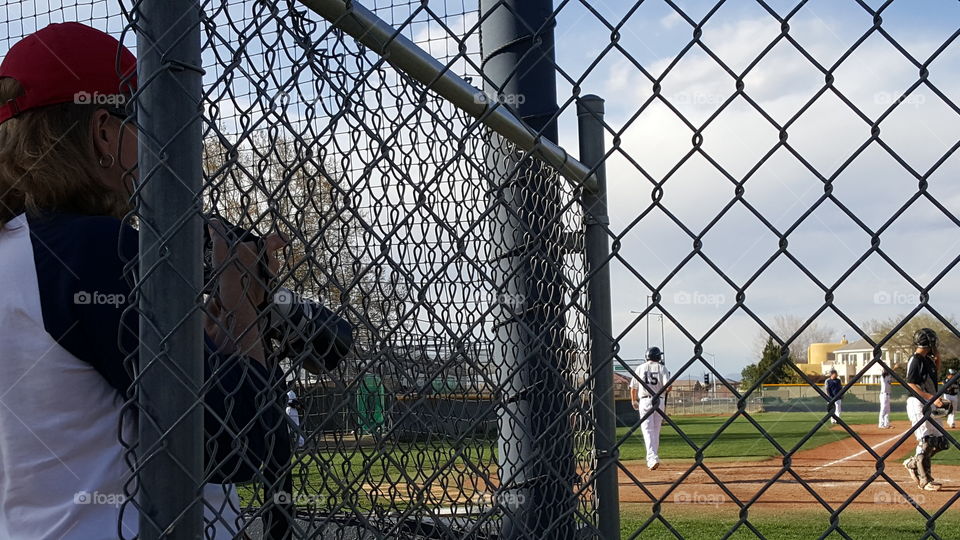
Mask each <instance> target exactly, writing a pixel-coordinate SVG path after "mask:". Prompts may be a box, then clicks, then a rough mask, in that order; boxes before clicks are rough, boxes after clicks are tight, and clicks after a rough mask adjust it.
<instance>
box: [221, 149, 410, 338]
mask: <svg viewBox="0 0 960 540" xmlns="http://www.w3.org/2000/svg"><path fill="white" fill-rule="evenodd" d="M203 168H204V175H205V179H206V193H205V197H204V210H205V211H208V212H209V211H213V212H215V213H216V214H217V215H219V216H221V217H223V218H224V219H226V220H228V221H230V222H231V223H234V224H237V225H240V226H242V227H244V228H247V229H250V230H255V231H257V232H259V233H261V234H264V233H268V232H271V231H279V232H282V233H284V234H286V235H287V237H288V238H289V239H290V243H289V245H288V248H287V250H286V257H285V264H284V266H283V268H282V269H281V275H280V278H281V280H282V285H283V286H285V287H288V288H289V289H291V290H293V291H294V292H296V293H297V294H300V295H303V296H304V297H307V298H311V299H314V300H319V301H320V302H322V303H323V304H325V305H327V306H329V307H331V308H332V309H334V310H338V309H339V308H340V307H341V306H346V309H345V310H344V311H343V314H344V316H346V318H347V319H349V320H350V321H351V323H353V325H354V339H355V344H356V349H357V351H358V352H359V353H360V354H361V355H365V354H367V353H369V352H371V351H378V350H382V349H383V348H384V347H385V342H386V341H388V340H389V338H390V336H393V335H395V334H396V333H397V328H396V326H397V325H398V324H399V322H398V321H399V320H400V319H401V314H402V313H403V312H404V311H405V309H406V308H405V305H406V300H405V298H406V296H407V295H408V293H407V291H406V289H405V287H404V286H403V284H402V283H401V282H399V280H398V279H396V277H395V276H394V275H393V273H392V272H391V271H390V268H389V266H388V264H387V263H386V261H383V260H382V257H378V254H377V253H373V252H372V251H371V249H370V246H372V245H375V242H374V241H373V239H371V238H370V237H369V231H366V230H365V229H364V227H363V226H362V225H363V221H364V218H365V214H364V211H363V210H362V209H360V208H357V204H356V201H355V200H354V199H353V196H352V194H350V193H345V192H344V190H342V189H338V188H337V185H336V182H337V179H338V178H340V177H341V176H342V174H341V173H340V172H339V171H338V168H337V163H336V160H335V159H333V158H327V159H326V160H320V159H319V158H318V157H317V156H315V155H313V154H312V153H311V151H310V150H309V149H308V147H307V145H305V144H303V143H298V142H296V141H293V140H288V139H285V138H283V137H271V136H270V135H269V134H267V133H265V132H256V133H254V134H252V135H251V136H250V137H249V139H246V140H244V141H242V142H238V143H232V142H230V141H228V140H226V139H225V138H223V137H208V138H207V139H206V140H205V141H204V148H203Z"/></svg>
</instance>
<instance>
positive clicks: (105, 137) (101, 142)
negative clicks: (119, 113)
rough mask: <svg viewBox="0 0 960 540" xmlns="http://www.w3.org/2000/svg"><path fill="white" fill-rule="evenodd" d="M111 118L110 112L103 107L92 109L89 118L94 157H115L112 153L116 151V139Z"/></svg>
mask: <svg viewBox="0 0 960 540" xmlns="http://www.w3.org/2000/svg"><path fill="white" fill-rule="evenodd" d="M111 120H112V119H111V117H110V113H108V112H107V111H106V110H105V109H97V110H95V111H93V114H92V117H91V118H90V136H91V138H92V140H93V152H94V156H93V157H94V159H97V160H100V159H101V158H102V159H105V160H108V159H109V158H107V157H105V156H113V160H116V158H117V156H114V155H113V154H114V153H115V152H116V147H117V141H116V140H115V138H116V137H115V133H114V132H115V131H116V130H115V129H112V126H111Z"/></svg>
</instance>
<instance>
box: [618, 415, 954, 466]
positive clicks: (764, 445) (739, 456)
mask: <svg viewBox="0 0 960 540" xmlns="http://www.w3.org/2000/svg"><path fill="white" fill-rule="evenodd" d="M751 417H752V418H754V419H755V420H756V421H757V423H758V424H760V425H761V426H762V427H763V429H764V430H766V431H767V433H768V434H769V435H770V436H771V438H773V439H775V440H776V441H777V443H778V444H780V446H781V447H783V448H784V449H785V450H788V451H789V450H791V449H793V447H794V446H796V444H797V443H799V442H800V440H801V439H802V438H803V437H805V436H806V435H807V433H808V432H809V431H810V430H811V429H813V427H814V426H815V425H816V423H817V422H818V421H819V420H820V419H821V418H823V415H822V414H820V413H795V412H786V413H758V414H753V415H751ZM728 418H729V417H726V416H677V417H672V418H671V420H673V421H674V422H675V423H676V424H677V427H679V428H680V430H681V431H682V432H683V433H684V434H685V435H686V436H687V437H688V438H689V439H690V440H691V441H692V442H693V443H694V444H696V445H698V446H702V445H703V444H706V442H707V441H708V440H709V439H710V438H711V437H713V435H714V434H715V433H716V432H717V431H718V430H719V429H720V428H721V426H722V425H723V423H724V422H726V421H727V420H728ZM891 419H892V420H894V421H896V420H906V419H907V415H906V413H895V414H892V415H891ZM843 420H844V421H845V422H847V423H848V424H873V423H875V422H876V421H877V415H876V414H874V413H848V414H845V415H843ZM830 428H831V425H830V423H829V422H828V423H827V424H826V425H824V426H821V427H820V429H819V430H817V432H816V433H814V434H813V436H812V437H811V438H810V439H809V440H807V441H806V442H805V443H804V444H803V446H802V447H801V448H800V450H809V449H812V448H816V447H818V446H821V445H824V444H827V443H831V442H834V441H839V440H842V439H845V438H848V437H849V436H850V435H849V434H847V433H846V432H845V431H836V430H832V429H830ZM629 432H630V428H625V427H624V428H618V429H617V434H618V437H619V438H620V439H621V440H622V439H623V437H624V436H626V435H627V433H629ZM958 434H960V432H958ZM891 435H892V434H891ZM645 453H646V452H645V450H644V447H643V438H642V436H641V433H640V430H639V429H637V430H635V431H633V432H632V434H631V435H630V436H629V437H627V438H626V440H624V441H623V443H622V444H621V445H620V459H622V460H624V461H631V460H642V459H643V458H644V455H645ZM780 454H781V452H780V451H779V450H777V448H776V447H775V446H774V445H773V444H772V443H771V442H770V441H769V440H767V439H766V438H764V437H763V435H762V434H761V433H760V431H759V430H758V429H757V428H756V427H755V426H754V425H753V424H751V423H750V422H749V421H748V420H747V419H745V418H743V417H742V416H741V417H738V418H737V419H736V420H734V421H733V423H731V424H730V425H729V426H727V427H726V428H725V429H724V430H723V432H722V433H721V434H720V435H719V436H718V437H717V438H716V439H715V440H714V441H713V442H712V443H710V445H709V446H708V447H707V448H706V450H704V453H703V455H704V457H705V458H706V459H711V460H719V461H757V460H761V459H766V458H770V457H774V456H778V455H780ZM694 455H695V450H694V449H693V448H692V447H691V446H690V444H689V443H688V442H687V441H686V440H685V439H684V438H683V437H682V436H681V435H680V433H678V432H677V430H676V429H674V427H673V426H670V425H668V424H666V423H664V425H663V429H662V431H661V433H660V458H661V459H665V460H670V459H693V458H694ZM938 458H939V456H938ZM938 461H939V459H938Z"/></svg>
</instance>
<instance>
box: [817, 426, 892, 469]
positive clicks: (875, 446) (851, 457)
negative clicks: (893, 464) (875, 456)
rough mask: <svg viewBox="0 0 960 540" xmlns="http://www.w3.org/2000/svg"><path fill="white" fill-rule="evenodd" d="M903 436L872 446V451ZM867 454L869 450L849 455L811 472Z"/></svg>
mask: <svg viewBox="0 0 960 540" xmlns="http://www.w3.org/2000/svg"><path fill="white" fill-rule="evenodd" d="M902 436H903V433H901V434H899V435H894V436H893V437H890V438H889V439H887V440H885V441H883V442H878V443H877V444H875V445H873V446H871V447H870V449H871V450H876V449H877V447H878V446H883V445H885V444H887V443H888V442H890V441H893V440H896V439H899V438H900V437H902ZM866 453H867V449H866V448H864V449H863V450H861V451H859V452H857V453H856V454H853V455H849V456H847V457H845V458H842V459H838V460H836V461H831V462H830V463H827V464H826V465H821V466H819V467H814V468H813V469H810V470H811V471H819V470H820V469H825V468H827V467H829V466H831V465H836V464H837V463H843V462H844V461H846V460H848V459H853V458H855V457H857V456H859V455H862V454H866Z"/></svg>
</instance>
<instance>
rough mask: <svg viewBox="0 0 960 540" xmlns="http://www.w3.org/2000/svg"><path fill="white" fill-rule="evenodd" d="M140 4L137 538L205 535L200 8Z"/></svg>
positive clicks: (177, 0) (187, 3) (168, 0)
mask: <svg viewBox="0 0 960 540" xmlns="http://www.w3.org/2000/svg"><path fill="white" fill-rule="evenodd" d="M138 11H139V13H138V29H139V30H138V36H137V38H138V39H137V53H138V56H139V59H138V68H137V75H138V77H137V78H138V80H139V84H140V87H141V94H140V95H139V97H138V98H137V113H138V116H137V123H138V127H139V131H140V136H139V145H140V148H139V172H140V181H141V184H142V191H141V197H140V200H139V201H138V207H137V209H138V212H137V215H138V217H139V220H140V276H141V279H142V282H141V283H140V288H139V309H140V353H139V371H140V373H139V377H140V378H139V380H138V382H137V386H136V391H137V405H138V407H139V411H140V422H139V425H140V428H139V430H140V431H139V438H140V440H139V447H138V452H137V454H138V456H137V457H138V465H139V466H140V470H139V472H138V474H137V477H138V478H137V479H138V487H139V493H138V496H137V497H138V502H137V503H138V505H139V507H140V536H139V538H143V539H145V540H152V539H157V538H164V539H188V538H189V539H196V538H203V506H202V502H201V498H200V493H201V490H200V487H201V485H202V483H203V480H202V479H203V405H202V401H201V399H200V398H199V397H198V394H199V391H200V387H201V385H202V384H203V333H202V332H203V330H202V327H201V320H200V311H199V305H198V302H199V298H200V290H201V288H202V286H201V279H202V277H201V261H202V257H201V241H202V237H201V229H200V227H201V223H200V214H199V212H198V206H197V205H198V200H199V197H198V193H199V192H200V187H201V183H202V178H201V169H200V151H201V148H202V146H203V145H202V143H201V131H200V129H201V124H200V117H201V107H200V99H201V97H200V96H201V88H202V71H201V69H200V8H199V6H198V4H197V3H196V2H195V1H192V0H145V1H144V2H141V3H140V4H139V6H138ZM107 532H108V531H104V534H105V535H106V534H107Z"/></svg>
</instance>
